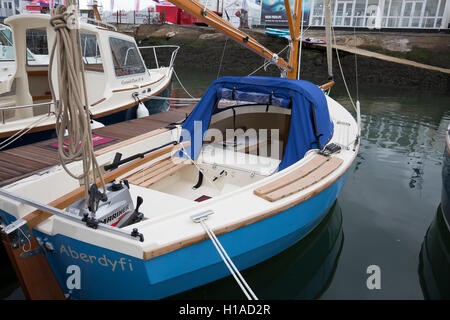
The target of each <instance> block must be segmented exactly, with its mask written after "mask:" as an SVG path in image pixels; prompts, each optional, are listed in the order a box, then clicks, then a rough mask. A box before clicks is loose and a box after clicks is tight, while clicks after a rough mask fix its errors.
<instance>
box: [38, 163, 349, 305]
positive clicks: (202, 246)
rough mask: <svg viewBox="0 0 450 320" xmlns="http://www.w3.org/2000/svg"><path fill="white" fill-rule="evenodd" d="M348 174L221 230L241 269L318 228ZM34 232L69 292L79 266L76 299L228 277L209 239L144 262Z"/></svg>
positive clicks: (157, 292) (140, 295)
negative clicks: (263, 214) (306, 197)
mask: <svg viewBox="0 0 450 320" xmlns="http://www.w3.org/2000/svg"><path fill="white" fill-rule="evenodd" d="M347 175H348V171H347V173H346V174H345V175H344V176H342V177H341V178H340V179H339V180H337V181H336V182H335V183H334V184H332V185H331V186H329V187H328V188H327V189H325V190H324V191H322V192H321V193H320V194H318V195H316V196H314V197H313V198H311V199H309V200H307V201H305V202H303V203H301V204H299V205H296V206H294V207H292V208H290V209H288V210H285V211H283V212H281V213H278V214H276V215H274V216H271V217H269V218H266V219H263V220H260V221H258V222H255V223H253V224H250V225H248V226H245V227H242V228H239V229H236V230H234V231H232V232H229V233H226V234H223V235H220V236H219V240H220V241H221V243H222V245H223V247H224V248H225V250H227V252H228V254H229V255H230V257H231V259H232V260H233V262H234V263H235V265H236V266H237V268H238V269H239V270H243V269H246V268H249V267H252V266H254V265H256V264H258V263H260V262H262V261H264V260H267V259H269V258H271V257H273V256H275V255H277V254H278V253H280V252H282V251H283V250H285V249H286V248H288V247H290V246H292V245H293V244H294V243H296V242H297V241H299V240H300V239H302V238H303V237H304V236H305V235H307V234H308V233H309V232H310V231H311V230H313V229H314V228H315V227H316V226H317V225H318V224H319V223H320V222H321V221H322V219H323V218H324V217H325V216H326V214H327V212H328V210H329V208H330V207H331V206H332V204H333V203H334V201H335V200H336V198H337V196H338V195H339V193H340V191H341V190H342V187H343V185H344V182H345V180H346V177H347ZM35 235H36V237H38V238H40V239H43V240H45V241H49V242H51V243H52V245H53V247H54V249H55V252H53V253H47V254H46V256H47V259H48V261H49V263H50V265H51V267H52V269H53V270H54V272H55V275H56V277H57V279H58V282H59V284H60V286H61V288H62V289H63V291H64V292H65V293H69V289H68V287H70V283H69V286H68V284H67V283H68V282H70V281H71V280H70V279H71V278H70V276H71V272H67V270H68V267H69V266H71V265H76V266H78V267H79V268H80V270H81V273H80V275H81V277H80V279H81V286H80V289H76V288H75V289H73V290H71V292H70V296H71V298H73V299H160V298H164V297H168V296H171V295H174V294H177V293H180V292H183V291H186V290H189V289H192V288H195V287H198V286H201V285H203V284H206V283H209V282H212V281H215V280H218V279H221V278H224V277H226V276H229V271H228V269H227V268H226V266H225V265H224V264H223V262H222V260H221V258H220V256H219V255H218V253H217V251H216V250H215V249H214V246H213V244H212V243H211V241H209V240H208V241H202V242H199V243H196V244H194V245H190V246H188V247H184V248H182V249H179V250H176V251H173V252H170V253H167V254H164V255H161V256H158V257H156V258H153V259H150V260H147V261H144V260H142V259H137V258H134V257H131V256H128V255H124V254H120V253H117V252H115V251H111V250H108V249H104V248H101V247H97V246H93V245H90V244H87V243H84V242H81V241H78V240H75V239H72V238H69V237H66V236H61V235H55V236H48V235H45V234H42V233H40V232H37V231H35ZM250 285H251V284H250ZM256 294H257V292H256Z"/></svg>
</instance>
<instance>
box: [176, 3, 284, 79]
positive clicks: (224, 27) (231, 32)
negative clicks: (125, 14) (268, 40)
mask: <svg viewBox="0 0 450 320" xmlns="http://www.w3.org/2000/svg"><path fill="white" fill-rule="evenodd" d="M168 1H169V2H171V3H173V4H174V5H176V6H177V7H178V8H180V9H183V10H184V11H187V12H188V13H190V14H191V15H193V16H194V17H196V18H198V19H200V20H202V21H203V22H204V23H206V24H208V25H210V26H211V27H213V28H214V29H216V30H217V31H219V32H221V33H223V34H225V35H226V36H228V37H229V38H231V39H233V40H234V41H236V42H237V43H239V44H241V45H243V46H244V47H246V48H248V49H250V50H252V51H253V52H255V53H256V54H258V55H260V56H262V57H263V58H266V59H268V60H270V61H272V62H273V63H275V64H276V65H277V66H279V67H280V68H282V69H283V70H286V71H287V72H288V73H291V71H292V70H293V67H292V65H290V64H289V63H288V62H286V61H285V60H284V59H283V58H281V57H278V55H276V54H275V53H273V52H272V51H270V50H269V49H267V48H266V47H264V46H263V45H262V44H260V43H259V42H258V41H256V40H255V39H253V38H252V37H250V36H249V35H247V34H246V33H244V32H242V31H240V30H239V29H237V28H235V27H234V26H233V25H231V24H230V23H229V22H228V21H225V20H224V19H222V18H221V17H219V16H218V15H216V14H215V13H214V12H213V11H211V10H209V9H207V8H205V6H204V5H202V4H200V3H199V2H197V1H195V0H168Z"/></svg>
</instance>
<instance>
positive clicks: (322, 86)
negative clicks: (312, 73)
mask: <svg viewBox="0 0 450 320" xmlns="http://www.w3.org/2000/svg"><path fill="white" fill-rule="evenodd" d="M334 84H335V82H334V81H330V82H327V83H324V84H323V85H321V86H319V88H320V89H322V90H326V89H328V88H331V87H332V86H334Z"/></svg>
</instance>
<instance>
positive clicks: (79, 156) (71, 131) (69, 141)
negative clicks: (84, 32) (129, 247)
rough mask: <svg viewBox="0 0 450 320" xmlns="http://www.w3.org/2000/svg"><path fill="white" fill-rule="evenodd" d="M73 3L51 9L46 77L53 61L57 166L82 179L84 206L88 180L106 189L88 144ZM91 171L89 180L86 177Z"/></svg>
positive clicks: (86, 107)
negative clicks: (77, 169) (73, 165)
mask: <svg viewBox="0 0 450 320" xmlns="http://www.w3.org/2000/svg"><path fill="white" fill-rule="evenodd" d="M75 1H76V0H68V7H66V6H65V5H59V6H58V7H57V8H56V9H52V10H51V18H50V24H51V25H52V26H53V28H54V30H55V33H56V37H55V42H54V44H53V47H52V50H51V54H50V62H49V75H52V74H53V72H52V71H53V70H52V69H53V63H54V59H57V60H56V62H57V63H56V65H57V75H58V97H59V101H58V103H56V101H57V100H56V97H57V96H56V94H55V91H54V90H55V88H54V85H53V82H52V79H51V76H50V77H49V84H50V90H51V93H52V98H53V100H54V101H55V106H56V108H55V109H56V134H57V137H58V157H59V160H60V163H61V165H62V166H63V168H64V170H65V171H66V172H67V173H68V174H69V175H70V176H71V177H73V178H75V179H79V180H80V179H83V180H84V187H85V199H86V203H89V202H88V200H89V186H90V183H91V179H93V182H94V183H95V182H96V181H97V178H100V181H101V185H102V187H103V192H104V193H105V192H106V188H105V182H104V180H103V177H102V175H101V172H100V168H99V165H98V163H97V160H96V158H95V155H94V148H93V145H92V136H91V128H90V115H89V110H88V109H89V105H88V101H87V93H86V81H85V77H84V66H83V61H82V54H81V41H80V32H79V27H78V12H77V10H76V2H75ZM56 52H57V55H56V54H55V53H56ZM66 130H67V131H66ZM65 132H67V137H64V134H65ZM79 160H82V163H83V172H82V173H81V174H76V173H74V172H72V171H71V170H70V169H69V168H68V167H67V163H68V162H71V161H79ZM91 168H92V173H93V174H92V177H91V176H90V172H91Z"/></svg>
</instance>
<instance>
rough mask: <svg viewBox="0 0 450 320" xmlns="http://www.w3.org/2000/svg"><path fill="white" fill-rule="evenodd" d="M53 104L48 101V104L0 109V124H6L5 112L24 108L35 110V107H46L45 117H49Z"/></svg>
mask: <svg viewBox="0 0 450 320" xmlns="http://www.w3.org/2000/svg"><path fill="white" fill-rule="evenodd" d="M52 104H53V101H48V102H41V103H34V104H27V105H24V106H10V107H0V111H1V114H2V124H5V123H6V119H5V111H8V110H18V109H26V108H35V107H41V106H45V105H47V106H48V108H47V109H48V110H47V115H48V116H50V114H51V105H52Z"/></svg>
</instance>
